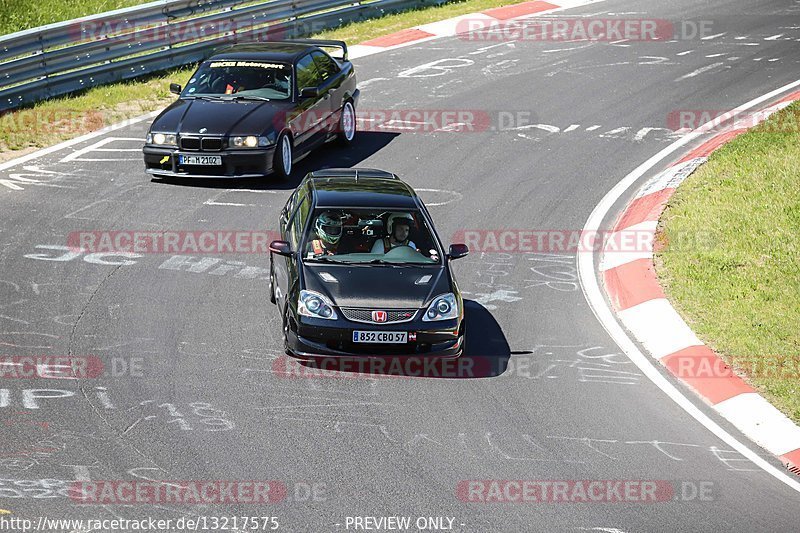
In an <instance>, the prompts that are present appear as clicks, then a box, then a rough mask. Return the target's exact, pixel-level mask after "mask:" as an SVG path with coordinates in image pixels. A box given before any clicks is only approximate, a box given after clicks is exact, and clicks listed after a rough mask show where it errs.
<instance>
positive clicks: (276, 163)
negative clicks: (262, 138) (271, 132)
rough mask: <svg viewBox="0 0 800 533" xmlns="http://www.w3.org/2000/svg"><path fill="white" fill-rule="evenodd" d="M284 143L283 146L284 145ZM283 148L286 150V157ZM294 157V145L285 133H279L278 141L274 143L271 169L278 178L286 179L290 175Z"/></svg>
mask: <svg viewBox="0 0 800 533" xmlns="http://www.w3.org/2000/svg"><path fill="white" fill-rule="evenodd" d="M284 145H285V146H284ZM284 150H288V158H287V157H286V154H285V152H284ZM293 158H294V147H293V146H292V139H291V137H289V136H288V135H287V134H285V133H281V135H280V137H278V142H277V143H276V144H275V155H274V156H273V162H272V170H273V172H274V173H275V176H277V177H278V178H280V179H288V178H289V176H291V175H292V167H293V166H294V165H293Z"/></svg>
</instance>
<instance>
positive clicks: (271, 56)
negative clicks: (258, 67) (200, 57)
mask: <svg viewBox="0 0 800 533" xmlns="http://www.w3.org/2000/svg"><path fill="white" fill-rule="evenodd" d="M312 48H316V46H314V45H313V44H308V43H290V42H272V43H270V42H265V43H247V44H237V45H234V46H231V47H228V48H225V49H224V50H220V51H219V53H217V54H214V55H213V56H211V59H251V60H255V59H262V60H267V61H282V62H285V63H290V62H292V61H294V60H295V59H296V58H297V57H298V56H301V55H303V54H304V53H305V52H307V51H308V50H310V49H312Z"/></svg>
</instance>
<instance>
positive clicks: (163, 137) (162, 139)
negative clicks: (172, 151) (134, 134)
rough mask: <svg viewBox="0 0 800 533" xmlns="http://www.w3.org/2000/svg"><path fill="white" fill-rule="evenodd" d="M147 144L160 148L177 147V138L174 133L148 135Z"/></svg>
mask: <svg viewBox="0 0 800 533" xmlns="http://www.w3.org/2000/svg"><path fill="white" fill-rule="evenodd" d="M147 143H148V144H159V145H161V146H177V145H178V136H177V135H175V134H174V133H148V134H147Z"/></svg>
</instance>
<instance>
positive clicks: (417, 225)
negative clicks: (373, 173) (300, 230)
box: [301, 209, 443, 265]
mask: <svg viewBox="0 0 800 533" xmlns="http://www.w3.org/2000/svg"><path fill="white" fill-rule="evenodd" d="M301 249H302V251H303V258H304V260H305V261H307V262H320V263H345V264H356V263H360V264H370V263H373V264H390V265H404V264H418V265H423V264H428V265H432V264H440V263H441V262H442V257H443V256H442V252H441V249H440V248H439V245H438V243H437V240H436V239H435V238H434V236H433V233H432V232H431V230H430V228H429V227H428V225H427V223H426V222H425V218H424V217H423V216H422V215H421V213H420V212H419V211H390V210H385V209H381V210H377V209H318V210H316V211H315V212H314V213H312V215H311V223H310V224H309V225H308V229H307V233H306V235H305V236H304V238H303V240H302V243H301Z"/></svg>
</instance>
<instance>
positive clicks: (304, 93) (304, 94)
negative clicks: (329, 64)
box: [300, 87, 319, 98]
mask: <svg viewBox="0 0 800 533" xmlns="http://www.w3.org/2000/svg"><path fill="white" fill-rule="evenodd" d="M318 96H319V89H317V88H316V87H303V89H301V90H300V98H316V97H318Z"/></svg>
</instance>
